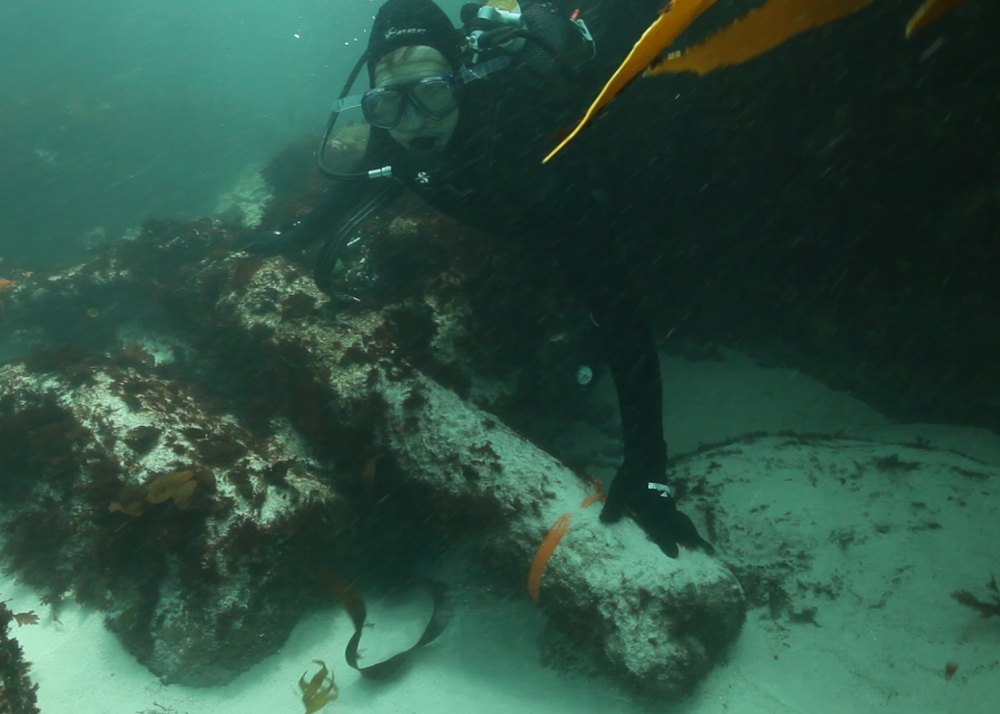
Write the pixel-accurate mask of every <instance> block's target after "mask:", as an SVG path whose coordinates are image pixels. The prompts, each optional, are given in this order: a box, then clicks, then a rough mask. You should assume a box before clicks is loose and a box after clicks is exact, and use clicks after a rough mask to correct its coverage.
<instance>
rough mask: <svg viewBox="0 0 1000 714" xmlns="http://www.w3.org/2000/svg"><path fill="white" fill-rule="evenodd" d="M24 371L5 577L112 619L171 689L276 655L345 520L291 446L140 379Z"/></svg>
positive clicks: (3, 389)
mask: <svg viewBox="0 0 1000 714" xmlns="http://www.w3.org/2000/svg"><path fill="white" fill-rule="evenodd" d="M30 365H31V363H30V362H29V363H21V364H12V365H7V366H4V367H0V395H3V396H2V397H0V479H2V481H3V484H4V488H3V493H2V495H0V498H2V500H3V501H4V505H5V506H6V507H7V508H6V509H5V510H6V513H5V515H4V519H3V529H4V532H5V535H4V539H3V554H4V556H5V558H6V560H7V562H8V564H9V565H10V566H11V567H13V568H14V569H15V570H16V571H17V572H19V573H20V574H21V575H22V577H24V578H25V579H26V580H28V581H29V582H30V583H32V584H33V585H35V586H36V587H39V588H40V589H41V590H42V591H43V593H45V598H46V599H47V600H48V601H49V602H51V603H53V604H58V602H59V601H61V600H62V599H63V598H66V597H75V598H76V599H78V600H80V601H81V602H84V603H86V604H90V605H93V606H96V607H99V608H101V609H102V610H104V611H105V612H106V613H107V618H108V625H109V627H110V628H111V629H112V630H114V631H115V632H116V633H117V634H118V636H119V638H120V639H121V641H122V643H123V644H124V645H125V647H126V648H127V649H128V650H129V651H131V652H132V653H133V654H134V655H135V656H136V657H137V659H138V660H139V661H140V662H142V663H143V664H145V665H146V666H147V667H149V669H150V670H151V671H153V672H154V673H156V674H158V675H160V676H161V677H162V678H163V679H164V680H165V681H170V682H179V683H183V684H189V685H210V684H221V683H224V682H226V681H228V680H229V679H231V678H232V677H233V676H234V675H236V674H238V673H239V672H240V671H242V670H244V669H245V668H246V667H248V666H250V665H252V664H253V663H254V662H257V661H259V660H260V659H261V658H262V657H264V656H266V655H268V654H271V653H272V652H274V651H275V650H276V649H277V648H278V647H280V646H281V644H282V643H283V642H284V640H285V638H286V636H287V634H288V632H289V631H290V629H291V628H292V627H293V626H294V624H295V622H296V620H297V617H298V615H299V610H300V608H301V607H302V603H303V595H304V594H305V593H306V592H307V591H305V590H303V589H301V588H298V587H296V584H297V583H298V582H300V581H301V580H302V579H303V578H308V577H309V572H310V553H311V550H312V549H313V548H314V547H316V546H317V545H319V544H320V543H322V542H323V541H324V539H325V538H326V536H324V535H323V534H325V533H327V532H328V530H329V528H328V524H329V523H330V522H331V521H336V520H337V519H340V518H342V517H343V513H344V507H343V500H342V499H340V498H339V497H338V496H337V494H336V491H335V489H334V488H333V487H332V486H331V485H330V484H329V482H328V481H327V480H325V479H324V478H322V477H320V476H319V475H318V474H319V471H318V469H317V468H316V465H315V463H314V462H312V460H311V459H310V458H309V457H308V455H307V454H306V452H305V450H304V449H303V448H302V446H301V445H300V444H299V443H298V442H297V440H296V438H295V437H294V435H292V434H290V433H288V432H285V433H280V432H279V433H278V434H276V435H275V436H274V437H272V438H270V439H267V440H263V441H261V440H258V439H256V438H255V437H254V436H253V435H252V434H250V433H249V432H248V431H247V430H246V429H244V428H243V427H241V426H240V425H239V424H238V423H237V421H236V420H235V419H234V418H232V417H230V416H228V415H225V414H221V415H220V414H218V413H215V412H214V411H213V410H211V409H210V408H209V407H208V406H207V405H206V403H205V402H204V400H203V399H202V398H201V397H199V395H197V394H196V393H195V392H194V391H193V390H191V389H190V388H188V387H186V386H185V385H183V384H179V383H177V382H174V381H171V380H169V379H165V378H163V377H161V376H158V375H156V374H154V373H152V372H148V371H142V370H140V369H138V368H136V367H134V366H132V367H125V368H122V367H120V366H118V365H116V364H115V363H113V362H111V361H110V360H104V359H100V358H97V357H93V356H90V357H88V358H85V359H83V358H81V359H76V360H73V361H70V362H68V363H67V364H64V365H63V367H62V369H58V370H57V369H55V368H54V367H55V364H54V363H47V364H46V365H45V367H46V369H44V370H42V371H39V370H37V369H32V367H31V366H30Z"/></svg>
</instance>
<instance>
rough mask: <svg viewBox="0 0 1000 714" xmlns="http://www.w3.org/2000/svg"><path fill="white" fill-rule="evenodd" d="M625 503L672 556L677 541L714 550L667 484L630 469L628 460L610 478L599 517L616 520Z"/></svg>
mask: <svg viewBox="0 0 1000 714" xmlns="http://www.w3.org/2000/svg"><path fill="white" fill-rule="evenodd" d="M626 506H627V507H628V508H631V509H632V513H633V515H634V516H635V520H636V522H637V523H638V524H639V525H640V526H642V529H643V530H644V531H646V534H647V535H648V536H649V537H650V538H651V539H652V540H653V542H655V543H656V544H657V545H658V546H660V549H661V550H662V551H663V552H664V553H666V554H667V555H668V556H670V557H671V558H676V557H677V554H678V553H679V549H678V547H677V546H678V545H683V546H684V547H685V548H691V549H695V548H701V549H702V550H704V551H705V552H706V553H708V554H709V555H711V554H712V553H714V552H715V547H714V546H713V545H712V544H711V543H709V542H708V541H707V540H705V539H704V538H702V537H701V536H700V535H699V534H698V529H697V528H695V525H694V523H692V522H691V519H690V518H688V517H687V516H686V515H685V514H683V513H681V512H680V511H678V510H677V504H676V502H675V501H674V498H673V496H671V495H670V492H669V491H668V490H667V487H666V486H665V485H664V484H662V483H659V481H650V480H649V479H648V477H644V476H643V474H641V473H635V472H633V470H632V469H631V468H630V466H629V464H628V461H627V460H626V463H624V464H622V467H621V468H620V469H619V470H618V475H617V476H615V480H614V481H612V482H611V488H610V489H609V492H608V499H607V501H605V503H604V508H603V509H602V510H601V520H602V521H604V522H605V523H613V522H614V521H617V520H619V519H620V518H621V517H622V515H624V513H625V508H626Z"/></svg>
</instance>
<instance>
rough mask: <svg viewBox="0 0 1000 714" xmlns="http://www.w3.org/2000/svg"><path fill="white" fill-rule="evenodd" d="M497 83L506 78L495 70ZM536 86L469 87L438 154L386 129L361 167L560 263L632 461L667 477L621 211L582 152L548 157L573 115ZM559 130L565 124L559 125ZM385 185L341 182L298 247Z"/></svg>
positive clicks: (479, 83)
mask: <svg viewBox="0 0 1000 714" xmlns="http://www.w3.org/2000/svg"><path fill="white" fill-rule="evenodd" d="M497 74H500V73H497ZM531 89H532V87H531V85H530V84H529V85H527V86H519V85H514V86H511V85H510V84H509V83H507V82H505V81H504V78H503V77H502V76H501V77H495V76H490V77H489V78H487V79H481V80H475V81H473V82H470V83H468V84H467V85H465V86H463V87H462V89H461V91H460V95H459V110H458V111H459V119H458V125H457V127H456V129H455V133H454V135H453V136H452V138H451V140H450V141H449V143H448V146H447V147H446V148H445V151H444V152H443V153H442V154H441V155H440V156H438V157H433V158H431V157H425V160H424V161H421V160H420V159H419V158H418V159H415V158H413V157H412V156H410V155H408V153H407V151H406V150H405V149H404V148H403V147H402V146H401V145H399V144H398V143H397V142H396V141H395V140H393V139H392V137H390V136H389V133H388V132H387V131H386V130H384V129H378V128H374V127H373V128H372V129H371V133H370V135H369V140H368V146H367V150H366V152H365V157H364V159H363V160H362V168H363V169H365V170H368V169H375V168H379V167H382V166H386V165H391V166H392V167H393V174H394V176H396V177H397V180H400V181H401V182H402V183H403V184H404V185H405V186H406V187H407V188H409V189H410V190H412V191H414V192H415V193H417V194H419V195H420V196H421V197H422V198H423V199H424V200H425V201H426V202H427V203H428V204H429V205H431V206H433V207H434V208H435V209H437V210H439V211H440V212H442V213H444V214H446V215H448V216H451V217H452V218H455V219H456V220H458V221H459V222H461V223H464V224H467V225H470V226H473V227H475V228H477V229H479V230H481V231H482V232H484V233H486V234H488V235H491V236H494V237H496V238H499V239H512V240H517V241H518V242H519V243H522V244H523V245H524V246H526V247H527V248H528V249H529V250H532V251H536V252H537V257H538V259H539V260H546V261H549V262H551V263H553V264H554V265H558V266H559V268H560V269H561V270H562V271H563V272H564V274H565V275H566V277H567V280H568V282H569V284H570V285H571V286H572V288H573V289H574V290H575V291H576V292H577V293H578V294H579V295H580V297H581V298H582V300H583V301H584V303H585V304H586V307H587V308H588V309H589V310H590V312H591V315H592V317H593V319H594V322H596V323H597V325H598V334H599V340H600V343H601V347H602V352H603V355H602V356H603V357H604V358H605V359H606V360H607V362H608V365H609V366H610V369H611V374H612V377H613V379H614V383H615V387H616V389H617V392H618V399H619V404H620V409H621V419H622V427H623V432H624V447H625V456H626V460H627V461H629V462H631V463H632V465H633V466H634V469H635V472H636V473H638V472H640V471H641V472H643V473H644V477H648V478H650V479H653V480H662V479H663V477H664V468H665V447H664V444H663V436H662V434H663V426H662V425H663V421H662V419H663V417H662V409H663V407H662V396H661V394H662V392H661V387H660V371H659V362H658V359H657V353H656V347H655V344H654V341H653V337H652V333H651V329H650V325H649V321H648V319H647V317H646V315H645V313H644V310H643V309H642V307H641V305H640V302H639V300H638V298H637V297H636V295H635V294H634V293H633V291H632V290H631V289H630V287H629V279H628V275H627V273H626V272H625V271H624V270H623V268H622V266H621V265H620V263H619V261H618V260H616V257H615V250H614V248H613V245H612V244H613V241H612V238H613V231H614V230H615V227H614V211H613V208H612V207H611V206H609V205H608V197H607V195H606V194H605V193H603V192H601V191H600V190H599V188H598V187H597V186H595V183H594V180H593V178H594V172H593V169H592V167H590V166H587V165H585V162H584V159H585V157H581V156H580V155H579V153H577V154H576V155H574V154H573V152H569V151H567V152H564V153H563V154H561V155H559V156H558V157H557V158H556V159H554V160H553V161H551V162H550V163H548V164H545V165H542V163H541V160H542V158H543V157H544V156H545V154H546V153H547V152H548V151H550V150H551V149H552V147H553V145H554V140H553V139H552V136H553V134H554V133H555V132H556V130H557V129H559V128H560V126H565V120H566V117H567V116H568V115H567V114H565V113H563V114H559V113H557V112H555V111H552V110H549V109H546V108H544V107H541V106H539V103H538V102H537V101H534V100H533V97H532V96H531V95H532V94H534V95H535V97H537V92H534V93H533V92H532V91H531ZM560 122H562V124H560ZM383 181H385V179H373V180H367V181H355V182H348V183H337V184H335V185H334V186H333V187H332V189H331V191H330V192H329V194H328V195H327V196H326V197H325V198H324V200H323V201H322V202H321V204H320V205H319V206H317V208H316V209H315V210H314V211H313V212H312V213H311V214H310V215H309V217H308V218H307V219H306V221H304V222H303V223H302V224H301V225H300V226H299V227H298V228H297V229H296V234H297V235H296V242H299V241H300V240H301V241H302V242H303V243H304V242H312V241H313V240H318V239H319V238H322V237H324V236H328V235H330V234H331V232H332V231H335V229H336V226H337V225H338V224H340V223H341V222H343V221H345V220H348V219H347V217H348V216H349V215H350V214H351V212H352V211H353V210H354V209H355V207H356V206H360V205H363V204H364V203H365V201H366V200H367V198H368V196H369V195H371V194H372V193H373V192H377V191H379V190H381V189H383V188H384V184H383V183H382V182H383Z"/></svg>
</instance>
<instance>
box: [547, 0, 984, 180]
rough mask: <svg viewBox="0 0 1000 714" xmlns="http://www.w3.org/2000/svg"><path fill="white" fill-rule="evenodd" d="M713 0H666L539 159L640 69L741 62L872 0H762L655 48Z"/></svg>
mask: <svg viewBox="0 0 1000 714" xmlns="http://www.w3.org/2000/svg"><path fill="white" fill-rule="evenodd" d="M714 2H715V0H671V2H670V3H669V4H668V5H667V6H666V7H665V8H664V9H663V10H662V11H661V12H660V15H659V17H657V19H656V21H655V22H654V23H653V24H652V25H650V26H649V28H648V29H647V30H646V31H645V32H644V33H643V34H642V37H640V38H639V41H638V42H636V43H635V46H634V47H633V48H632V51H631V52H629V54H628V56H627V57H626V58H625V61H624V62H622V63H621V65H620V66H619V67H618V69H617V70H615V73H614V74H613V75H611V79H609V80H608V82H607V84H605V85H604V87H603V88H602V89H601V91H600V93H599V94H598V95H597V98H596V99H595V100H594V102H593V103H592V104H591V105H590V107H589V108H588V109H587V111H586V113H585V114H584V115H583V118H582V119H581V120H580V121H579V122H578V123H577V125H576V126H575V127H574V128H573V130H572V131H571V132H570V133H569V135H568V136H566V137H565V138H564V139H563V140H562V141H561V142H560V143H559V145H558V146H556V148H555V149H553V150H552V151H551V152H549V154H548V156H546V157H545V158H544V159H542V163H543V164H544V163H546V162H547V161H548V160H549V159H551V158H552V157H553V156H555V155H556V154H557V153H559V151H560V150H561V149H562V148H563V147H564V146H566V144H568V143H569V142H570V141H572V140H573V138H574V137H575V136H576V135H577V134H578V133H580V130H581V129H583V127H584V126H586V125H587V124H588V123H589V122H590V120H591V119H593V118H594V116H596V114H597V113H598V112H599V111H600V110H601V109H602V108H603V107H604V106H605V105H606V104H607V103H608V102H610V101H611V100H612V99H614V98H615V97H616V96H617V95H618V94H619V92H621V91H622V90H623V89H625V87H626V86H627V85H628V84H629V82H631V81H632V80H633V79H635V78H636V77H637V76H638V75H639V73H640V72H642V73H644V75H656V74H663V73H665V72H682V71H692V72H697V73H698V74H705V73H706V72H709V71H711V70H713V69H716V68H718V67H725V66H728V65H734V64H739V63H741V62H746V61H747V60H749V59H751V58H752V57H756V56H757V55H759V54H762V53H764V52H767V51H768V50H771V49H773V48H775V47H777V46H778V45H780V44H781V43H782V42H784V41H785V40H787V39H789V38H791V37H794V36H795V35H797V34H800V33H802V32H805V31H806V30H810V29H813V28H817V27H820V26H822V25H825V24H828V23H830V22H833V21H835V20H838V19H840V18H842V17H846V16H847V15H850V14H851V13H854V12H857V11H858V10H860V9H861V8H863V7H865V6H867V5H869V4H871V3H872V2H873V0H768V1H767V2H765V3H764V4H763V5H761V6H760V7H758V8H756V9H754V10H751V11H750V12H748V13H747V14H746V15H744V16H743V17H741V18H740V19H738V20H736V21H735V22H733V23H731V24H729V25H728V26H727V27H725V28H723V29H722V30H719V31H718V32H716V33H714V34H713V35H711V36H709V37H708V38H707V39H705V40H703V41H701V42H699V43H697V44H695V45H693V46H691V47H689V48H688V49H686V50H681V51H679V52H673V53H671V54H669V55H667V56H666V57H663V58H661V57H660V54H661V53H662V52H664V51H666V49H667V48H668V47H669V46H670V44H671V43H672V42H673V41H674V40H676V39H677V37H678V36H679V35H680V34H681V33H682V32H683V31H684V30H686V29H687V28H688V27H689V26H690V25H691V23H692V22H694V21H695V19H697V18H698V16H699V15H701V14H702V13H703V12H704V11H705V10H707V9H708V8H709V7H710V6H711V5H712V4H713V3H714ZM963 2H965V0H925V2H924V4H923V5H922V6H921V7H920V9H919V10H917V12H916V13H915V14H914V15H913V17H912V18H911V19H910V21H909V23H907V25H906V36H907V37H910V36H912V35H913V34H914V33H915V32H918V31H919V30H920V29H922V28H924V27H926V26H927V25H929V24H930V23H932V22H934V21H935V20H937V19H938V18H940V17H941V16H942V15H944V14H946V13H948V12H950V11H951V10H953V9H954V8H956V7H958V6H959V5H961V4H962V3H963Z"/></svg>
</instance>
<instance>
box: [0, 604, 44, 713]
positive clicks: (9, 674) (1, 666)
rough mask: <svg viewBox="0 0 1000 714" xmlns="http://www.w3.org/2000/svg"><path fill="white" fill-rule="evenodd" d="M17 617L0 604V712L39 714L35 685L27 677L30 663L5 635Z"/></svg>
mask: <svg viewBox="0 0 1000 714" xmlns="http://www.w3.org/2000/svg"><path fill="white" fill-rule="evenodd" d="M16 617H17V615H15V614H14V613H12V612H11V611H10V608H8V607H7V605H6V604H5V603H2V602H0V712H4V714H39V710H38V706H37V698H36V695H35V692H36V691H38V685H37V684H32V682H31V679H29V678H28V670H29V669H31V664H29V663H28V662H25V661H24V652H23V651H22V650H21V645H20V644H18V641H17V640H16V639H14V638H13V637H10V636H9V635H8V630H9V629H10V622H11V620H13V619H15V618H16Z"/></svg>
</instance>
